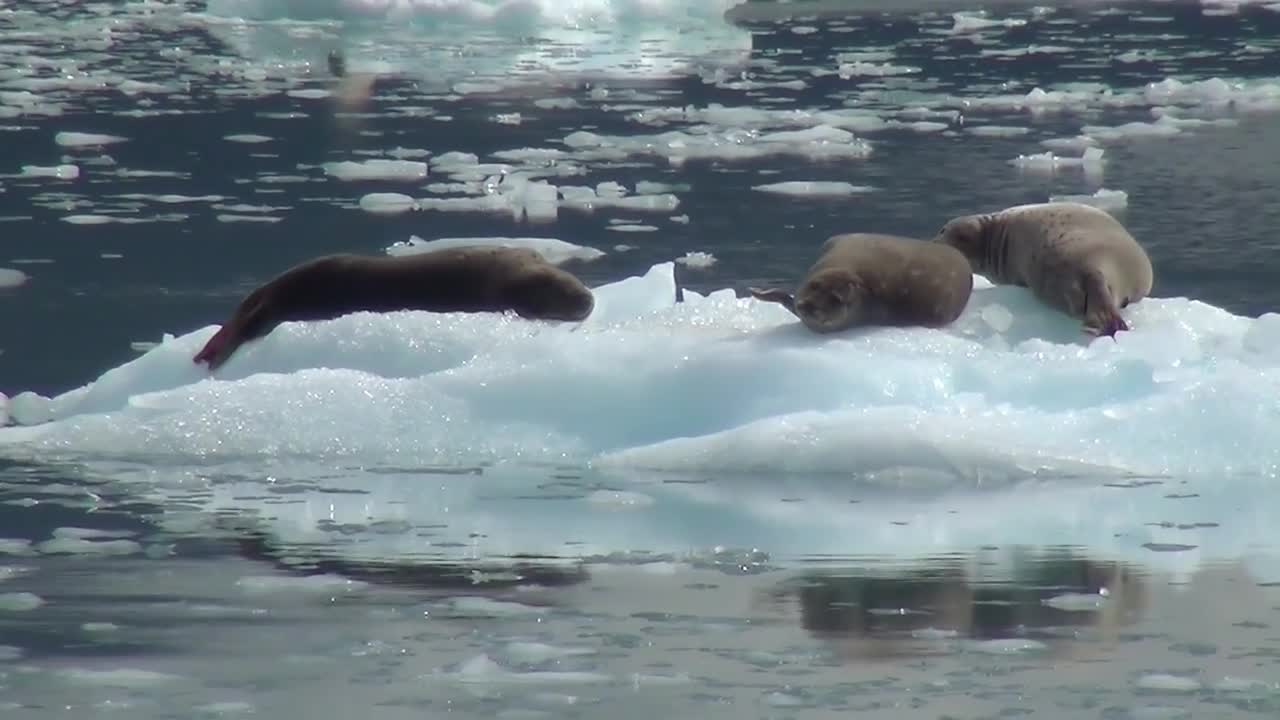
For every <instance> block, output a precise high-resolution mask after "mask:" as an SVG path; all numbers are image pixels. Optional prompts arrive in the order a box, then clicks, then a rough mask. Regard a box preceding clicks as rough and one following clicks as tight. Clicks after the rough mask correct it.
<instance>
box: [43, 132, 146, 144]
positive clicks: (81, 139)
mask: <svg viewBox="0 0 1280 720" xmlns="http://www.w3.org/2000/svg"><path fill="white" fill-rule="evenodd" d="M127 140H128V138H123V137H120V136H119V135H103V134H99V133H84V132H69V131H66V130H64V131H61V132H59V133H58V134H57V135H54V136H53V141H54V142H55V143H57V144H58V145H60V146H62V147H66V148H82V147H100V146H103V145H112V144H115V143H122V142H126V141H127Z"/></svg>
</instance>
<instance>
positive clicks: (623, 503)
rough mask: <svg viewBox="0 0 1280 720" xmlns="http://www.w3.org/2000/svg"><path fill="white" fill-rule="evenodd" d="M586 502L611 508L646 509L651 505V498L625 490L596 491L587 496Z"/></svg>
mask: <svg viewBox="0 0 1280 720" xmlns="http://www.w3.org/2000/svg"><path fill="white" fill-rule="evenodd" d="M587 502H589V503H591V504H592V505H600V506H605V507H613V508H621V507H648V506H650V505H652V504H653V498H651V497H649V496H648V495H644V494H642V493H637V492H628V491H626V490H596V491H595V492H593V493H591V494H590V495H588V496H587Z"/></svg>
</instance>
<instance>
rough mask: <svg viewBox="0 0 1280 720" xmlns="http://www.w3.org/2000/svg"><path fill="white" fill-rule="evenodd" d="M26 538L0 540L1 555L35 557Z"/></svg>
mask: <svg viewBox="0 0 1280 720" xmlns="http://www.w3.org/2000/svg"><path fill="white" fill-rule="evenodd" d="M34 554H35V551H33V550H32V549H31V541H30V540H27V539H26V538H0V555H34Z"/></svg>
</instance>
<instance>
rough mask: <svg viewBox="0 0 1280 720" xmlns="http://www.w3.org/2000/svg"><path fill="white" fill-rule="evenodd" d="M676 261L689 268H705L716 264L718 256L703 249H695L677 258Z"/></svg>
mask: <svg viewBox="0 0 1280 720" xmlns="http://www.w3.org/2000/svg"><path fill="white" fill-rule="evenodd" d="M676 262H678V263H680V264H681V265H684V266H685V267H688V268H695V269H699V270H701V269H704V268H709V267H711V266H712V265H715V264H716V258H715V256H714V255H712V254H711V253H705V252H702V251H701V250H693V251H691V252H687V253H685V254H684V255H683V256H682V257H678V258H676Z"/></svg>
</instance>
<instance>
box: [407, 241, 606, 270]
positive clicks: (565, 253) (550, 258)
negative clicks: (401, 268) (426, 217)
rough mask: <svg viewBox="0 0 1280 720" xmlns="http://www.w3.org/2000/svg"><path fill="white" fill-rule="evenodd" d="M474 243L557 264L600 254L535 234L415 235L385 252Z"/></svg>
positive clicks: (430, 250) (599, 254) (585, 259)
mask: <svg viewBox="0 0 1280 720" xmlns="http://www.w3.org/2000/svg"><path fill="white" fill-rule="evenodd" d="M476 245H495V246H500V247H510V248H527V249H529V250H534V251H536V252H537V253H538V254H539V255H541V256H542V257H543V258H545V259H546V261H547V262H549V263H552V264H555V265H560V264H562V263H565V262H567V261H569V260H583V261H591V260H596V259H598V258H601V257H604V255H605V253H604V251H603V250H597V249H595V248H590V247H585V246H583V245H574V244H573V243H569V242H565V241H564V240H559V239H557V238H538V237H471V238H437V239H435V240H423V239H422V238H420V237H418V236H417V235H413V236H411V237H410V238H409V239H408V240H407V241H402V242H397V243H394V244H392V245H391V246H389V247H388V248H387V254H388V255H413V254H415V253H424V252H433V251H436V250H444V249H446V248H454V247H468V246H476Z"/></svg>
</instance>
